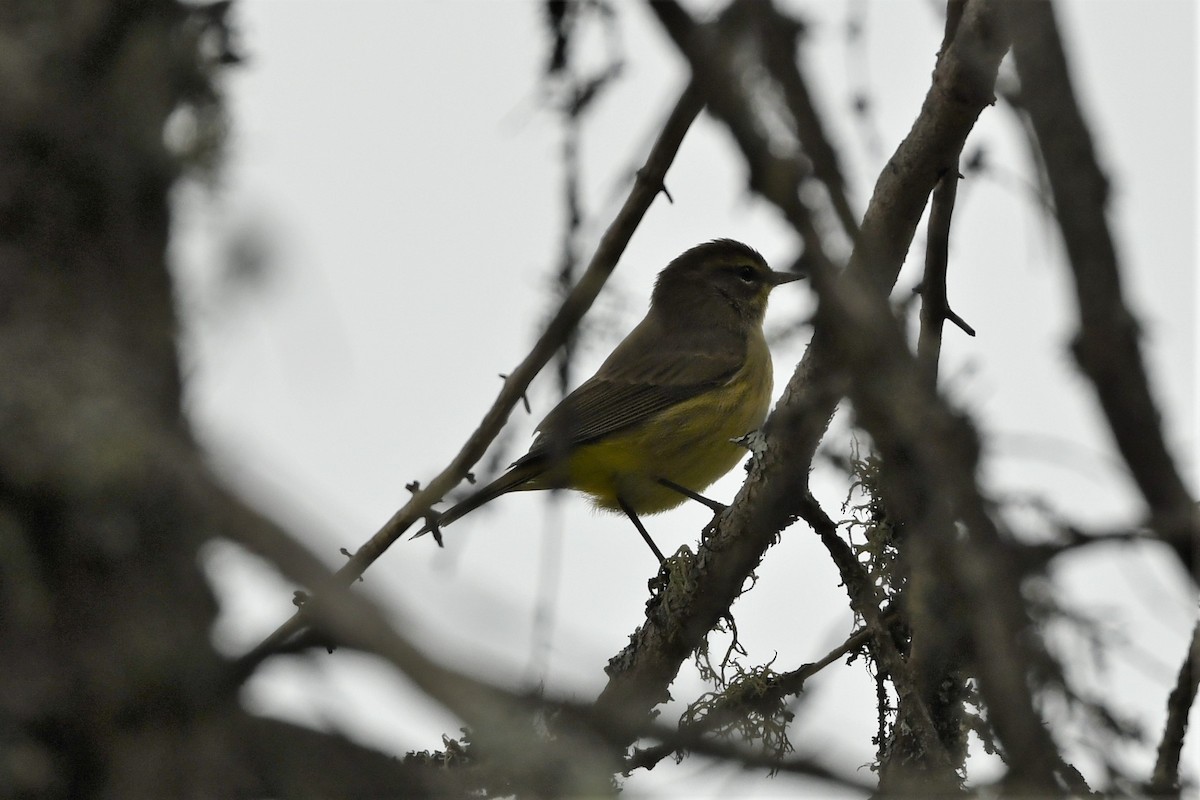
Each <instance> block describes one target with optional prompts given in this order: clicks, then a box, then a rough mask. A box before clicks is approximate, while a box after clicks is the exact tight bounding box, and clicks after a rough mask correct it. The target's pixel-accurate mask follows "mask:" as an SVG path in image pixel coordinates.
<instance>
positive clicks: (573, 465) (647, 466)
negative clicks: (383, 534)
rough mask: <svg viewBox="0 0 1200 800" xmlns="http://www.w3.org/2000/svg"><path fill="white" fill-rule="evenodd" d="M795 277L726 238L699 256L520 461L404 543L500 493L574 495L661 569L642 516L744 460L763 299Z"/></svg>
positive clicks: (768, 387)
mask: <svg viewBox="0 0 1200 800" xmlns="http://www.w3.org/2000/svg"><path fill="white" fill-rule="evenodd" d="M802 277H804V276H803V275H802V274H799V273H787V272H777V271H775V270H772V269H771V268H770V267H769V266H768V265H767V262H766V260H765V259H764V258H763V257H762V255H760V254H759V253H758V251H756V250H754V249H753V248H751V247H749V246H748V245H745V244H742V243H741V242H738V241H734V240H733V239H714V240H712V241H709V242H705V243H703V244H699V245H696V246H695V247H692V248H691V249H689V250H687V251H685V252H684V253H682V254H681V255H679V256H678V257H676V258H675V259H673V260H672V261H671V262H670V263H669V264H668V265H667V266H666V267H665V268H664V269H663V270H662V271H661V272H660V273H659V274H658V277H657V279H656V280H655V284H654V289H653V292H652V293H651V297H650V308H649V310H648V311H647V313H646V316H645V317H644V318H643V319H642V321H641V322H639V323H638V324H637V326H636V327H634V329H633V330H632V331H630V332H629V334H628V335H627V336H626V337H625V338H624V339H623V340H622V341H621V342H620V343H619V344H618V345H617V346H616V348H615V349H614V350H613V351H612V354H611V355H609V357H608V358H607V359H606V360H605V361H604V362H603V363H602V364H601V365H600V368H599V369H598V370H597V371H596V374H595V375H593V376H592V377H591V378H589V379H588V380H586V381H584V382H583V383H582V384H580V386H579V387H578V388H576V389H575V390H574V391H572V392H571V393H570V394H568V395H567V396H566V397H564V398H563V399H562V400H561V401H560V402H559V403H558V405H557V406H555V407H554V408H553V409H552V410H551V411H550V413H548V414H547V415H546V417H545V419H543V420H542V421H541V423H540V424H539V425H538V426H537V430H536V433H537V436H536V438H535V439H534V441H533V444H532V445H531V446H530V448H529V452H527V453H526V454H525V455H523V456H521V457H520V458H519V459H517V460H516V461H515V462H513V464H512V465H511V466H510V467H509V468H508V470H506V471H505V472H504V473H502V474H501V475H500V476H499V477H497V478H496V479H495V480H493V481H491V482H490V483H488V484H487V485H485V486H483V487H482V488H480V489H478V490H477V491H475V492H473V493H472V494H470V495H468V496H467V497H466V498H465V499H463V500H462V501H460V502H459V503H457V504H456V505H454V506H451V507H450V508H449V509H447V510H445V511H442V512H437V511H433V512H431V514H430V516H429V517H428V520H429V521H428V522H427V523H426V525H425V526H424V527H423V528H422V529H421V530H419V531H418V532H417V533H416V534H415V535H414V536H413V538H416V537H418V536H423V535H425V534H427V533H430V532H433V533H434V536H435V539H437V541H438V544H441V543H442V540H441V530H440V529H441V528H442V527H444V526H446V525H449V524H450V523H452V522H454V521H455V520H457V519H460V518H462V517H463V516H465V515H466V514H468V513H470V512H471V511H474V510H475V509H476V508H479V507H480V506H482V505H483V504H484V503H487V502H489V501H491V500H493V499H495V498H497V497H499V496H500V495H503V494H507V493H508V492H521V491H533V490H540V489H574V490H576V491H579V492H582V493H584V494H585V495H588V496H589V497H590V498H591V500H592V502H593V504H594V505H595V506H596V507H597V508H599V509H602V510H606V511H612V512H623V513H624V514H625V515H626V516H627V517H628V518H629V519H630V521H631V522H632V523H633V524H634V526H635V527H636V528H637V530H638V532H639V533H640V534H641V536H642V538H643V539H644V540H645V541H646V543H647V544H648V545H649V546H650V549H651V551H652V552H653V553H654V555H655V556H656V557H657V558H658V560H659V562H660V563H662V562H664V561H665V559H664V558H663V554H662V551H661V550H659V548H658V546H657V545H656V544H655V543H654V541H653V539H651V537H650V534H649V533H648V532H647V531H646V528H645V526H644V525H643V523H642V521H641V519H640V517H641V516H644V515H651V514H657V513H660V512H662V511H666V510H668V509H671V508H675V507H676V506H678V505H680V504H681V503H683V502H684V501H685V500H687V499H688V498H692V499H694V500H699V501H700V502H703V503H705V504H706V505H708V506H709V507H710V508H713V510H714V511H717V512H719V511H720V510H722V509H723V508H724V506H722V505H721V504H720V503H717V502H716V501H712V500H709V499H707V498H705V497H704V496H703V495H701V494H700V492H702V491H703V490H704V489H706V488H708V486H709V485H711V484H712V483H713V482H714V481H716V480H717V479H718V478H720V477H721V476H723V475H724V474H725V473H727V472H729V470H731V469H733V467H734V466H735V465H736V464H737V463H738V462H739V461H741V459H742V456H743V455H744V454H745V450H744V449H743V448H742V447H741V446H740V445H738V444H736V443H735V442H734V441H733V440H735V439H737V438H739V437H742V436H744V435H745V434H747V433H750V432H752V431H755V430H757V429H758V428H759V427H760V426H761V425H762V423H763V421H764V420H765V419H766V415H767V410H768V406H769V404H770V400H771V391H772V388H773V377H772V368H771V353H770V351H769V350H768V348H767V341H766V338H765V337H764V336H763V318H764V316H765V314H766V309H767V297H768V295H769V294H770V293H771V290H772V289H774V288H775V287H776V286H779V285H781V284H784V283H790V282H792V281H795V280H798V279H799V278H802Z"/></svg>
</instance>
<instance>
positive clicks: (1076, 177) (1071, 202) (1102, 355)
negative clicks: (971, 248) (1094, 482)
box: [1001, 0, 1200, 580]
mask: <svg viewBox="0 0 1200 800" xmlns="http://www.w3.org/2000/svg"><path fill="white" fill-rule="evenodd" d="M1001 6H1002V8H1003V9H1004V21H1005V23H1006V24H1007V26H1008V29H1009V31H1010V33H1011V35H1012V37H1013V55H1014V57H1015V60H1016V66H1017V73H1018V75H1019V76H1020V79H1021V106H1022V107H1023V108H1024V109H1025V110H1026V111H1027V112H1028V114H1029V118H1030V120H1031V122H1032V123H1033V128H1034V131H1035V132H1036V134H1037V140H1038V147H1039V150H1040V152H1041V155H1042V156H1043V157H1044V159H1045V164H1046V172H1047V175H1048V177H1049V179H1050V187H1051V190H1052V191H1053V193H1054V205H1055V208H1056V209H1057V217H1058V224H1059V227H1060V228H1061V229H1062V234H1063V242H1064V244H1065V245H1066V249H1067V255H1068V257H1069V259H1070V262H1071V271H1072V276H1073V277H1074V279H1075V296H1076V301H1077V302H1078V304H1079V315H1080V329H1079V333H1078V334H1077V336H1076V338H1075V341H1074V352H1075V358H1076V360H1077V361H1078V362H1079V365H1080V367H1081V368H1082V369H1083V371H1084V373H1085V374H1086V375H1087V376H1088V378H1089V379H1090V380H1091V382H1092V384H1093V386H1094V387H1095V389H1096V394H1097V398H1098V399H1099V401H1100V406H1101V408H1102V409H1103V410H1104V415H1105V417H1106V418H1107V419H1108V425H1109V428H1110V429H1111V430H1112V433H1113V437H1114V439H1115V440H1116V444H1117V448H1118V449H1119V450H1120V451H1121V455H1122V456H1123V457H1124V459H1125V463H1126V464H1127V465H1128V466H1129V470H1130V472H1131V473H1132V475H1133V479H1134V481H1135V482H1136V483H1137V486H1138V489H1139V490H1140V491H1141V493H1142V496H1143V498H1145V501H1146V504H1147V506H1149V509H1150V515H1151V516H1152V517H1153V518H1154V519H1155V520H1156V521H1157V522H1156V525H1155V529H1156V530H1157V531H1158V532H1159V533H1160V534H1161V535H1162V537H1163V539H1164V541H1166V542H1167V543H1168V544H1169V545H1170V546H1171V547H1172V548H1173V549H1174V550H1175V553H1176V554H1177V555H1178V556H1179V559H1180V561H1181V562H1182V563H1183V566H1184V569H1186V570H1188V571H1189V573H1190V574H1191V576H1192V579H1193V580H1196V579H1197V577H1198V576H1200V564H1198V563H1197V561H1196V558H1195V543H1196V541H1197V539H1198V538H1200V510H1198V509H1197V506H1196V502H1195V499H1194V498H1193V497H1192V496H1191V493H1190V492H1189V491H1188V488H1187V485H1186V484H1185V483H1184V480H1183V477H1182V476H1181V475H1180V473H1179V470H1178V468H1177V466H1176V464H1175V460H1174V458H1173V457H1172V456H1171V453H1170V451H1169V449H1168V448H1167V443H1166V440H1165V438H1164V436H1163V430H1162V424H1161V418H1160V416H1159V413H1158V406H1157V404H1156V403H1155V400H1154V393H1153V391H1152V390H1151V388H1150V378H1149V376H1148V375H1147V374H1146V367H1145V363H1144V361H1143V358H1142V352H1141V347H1140V346H1139V343H1138V339H1139V335H1140V330H1139V326H1138V323H1137V319H1136V317H1135V316H1134V314H1133V312H1132V311H1131V310H1130V309H1129V306H1128V305H1127V304H1126V302H1125V298H1124V295H1123V293H1122V290H1121V274H1120V273H1121V269H1120V265H1119V263H1118V260H1117V253H1116V248H1115V246H1114V244H1113V238H1112V233H1111V231H1110V230H1109V228H1108V222H1107V219H1106V216H1105V208H1106V206H1107V202H1108V195H1109V191H1108V189H1109V187H1108V180H1107V178H1106V177H1105V176H1104V174H1103V173H1102V171H1101V169H1100V165H1099V164H1098V163H1097V160H1096V154H1095V150H1094V148H1093V146H1092V137H1091V134H1090V133H1089V131H1088V127H1087V123H1086V121H1085V120H1084V118H1083V112H1082V111H1081V110H1080V108H1079V103H1078V102H1077V101H1076V99H1075V92H1074V89H1073V88H1072V84H1071V77H1070V75H1069V73H1068V71H1067V62H1066V56H1065V54H1064V52H1063V45H1062V39H1061V37H1060V35H1059V32H1058V24H1057V22H1056V20H1055V16H1054V7H1053V6H1052V5H1051V4H1050V3H1049V2H1046V0H1014V1H1013V2H1008V3H1002V4H1001Z"/></svg>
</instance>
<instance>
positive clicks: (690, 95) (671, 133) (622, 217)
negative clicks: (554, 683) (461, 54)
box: [242, 85, 702, 674]
mask: <svg viewBox="0 0 1200 800" xmlns="http://www.w3.org/2000/svg"><path fill="white" fill-rule="evenodd" d="M701 107H702V102H701V99H700V94H699V92H698V91H697V90H696V88H695V86H694V85H689V86H688V87H687V88H686V89H685V90H684V92H683V94H682V96H681V97H680V98H679V100H678V102H677V103H676V105H675V108H674V110H673V111H672V112H671V115H670V117H669V118H668V119H667V122H666V124H665V125H664V127H663V130H662V133H660V134H659V137H658V140H657V141H656V142H655V143H654V146H653V147H652V148H651V150H650V155H649V156H648V157H647V159H646V164H645V166H644V167H643V168H642V169H641V170H639V171H638V173H637V178H636V180H635V181H634V185H633V188H632V189H631V190H630V193H629V197H628V198H627V199H626V201H625V204H624V205H623V206H622V207H621V209H620V211H618V212H617V216H616V219H614V220H613V222H612V224H611V225H609V227H608V230H606V231H605V232H604V236H603V237H602V238H601V240H600V244H599V246H598V247H597V248H596V252H595V254H594V255H593V256H592V260H591V263H589V264H588V267H587V270H586V271H585V272H584V273H583V276H582V277H581V278H580V279H579V283H577V284H576V285H575V288H574V289H572V290H571V292H570V294H569V295H567V297H566V299H564V300H563V303H562V306H561V307H560V308H559V310H558V313H556V314H555V315H554V317H553V319H551V320H550V323H549V324H548V325H547V327H546V330H545V332H544V333H543V334H542V336H541V338H539V339H538V341H537V343H536V344H535V345H534V347H533V350H532V351H530V353H529V355H528V356H526V357H525V359H524V360H523V361H522V362H521V363H520V364H518V365H517V367H516V368H515V369H514V370H512V371H511V372H510V373H509V374H508V377H507V378H506V379H505V381H504V386H503V388H502V389H501V390H500V394H499V395H498V396H497V397H496V400H495V402H494V403H493V404H492V407H491V408H490V409H488V412H487V413H486V414H485V415H484V418H483V420H482V422H480V424H479V427H478V428H477V429H476V430H475V432H474V433H472V434H471V436H470V438H468V439H467V442H466V443H465V444H464V445H463V447H462V449H461V450H460V451H459V452H458V455H456V456H455V457H454V459H453V460H452V461H451V462H450V464H449V465H447V466H446V468H445V469H443V470H442V471H441V472H440V473H438V475H437V476H436V477H435V478H434V479H433V480H432V481H430V482H429V484H428V485H427V486H426V487H425V488H424V489H419V490H417V491H416V492H414V494H413V496H412V498H411V499H410V500H409V501H408V503H406V504H405V505H404V506H403V507H402V508H401V509H400V510H399V511H397V512H396V513H395V514H393V515H392V518H391V519H389V520H388V521H387V523H386V524H384V526H383V527H382V528H381V529H380V530H379V532H378V533H376V534H375V535H374V536H372V537H371V538H370V539H369V540H368V541H367V542H366V543H365V544H363V545H362V546H361V547H360V548H359V549H358V550H357V552H355V553H354V555H353V556H352V557H351V558H350V560H349V561H348V562H347V563H346V564H345V565H344V566H343V567H342V568H341V569H339V570H338V571H337V574H336V581H337V583H338V584H339V585H341V586H349V585H350V584H352V583H353V582H354V581H355V580H356V579H358V577H359V576H361V575H362V574H363V572H365V571H366V569H367V567H368V566H370V565H371V564H372V563H373V562H374V561H375V560H376V559H377V558H379V557H380V556H381V555H383V552H384V551H385V550H386V549H387V548H388V547H390V546H391V544H392V543H393V542H395V541H396V539H397V538H399V537H400V535H401V534H403V533H404V531H405V530H407V529H408V528H409V527H410V526H411V525H412V524H413V523H414V522H416V521H417V520H419V519H421V518H422V517H423V516H424V515H425V514H427V513H428V512H429V509H430V507H431V506H432V505H433V504H434V503H436V502H438V501H439V500H440V499H441V497H442V495H444V494H446V493H447V492H449V491H450V490H451V489H452V488H454V487H455V486H456V485H457V484H458V483H459V482H461V481H462V480H463V479H464V478H465V477H466V475H467V473H468V472H469V471H470V469H471V467H472V466H474V464H475V462H477V461H478V460H479V459H480V458H482V457H483V454H484V452H485V451H486V450H487V448H488V445H489V444H491V442H492V440H493V439H494V438H495V437H496V435H497V434H498V433H499V432H500V429H501V428H503V427H504V424H505V422H507V420H508V416H509V414H510V413H511V412H512V409H513V407H514V406H515V405H516V404H517V403H518V402H520V401H521V399H522V398H523V397H524V395H525V391H526V389H527V388H528V386H529V384H530V382H531V381H532V380H533V378H534V377H535V376H536V375H537V374H538V372H539V371H540V370H541V369H542V367H544V366H545V365H546V363H547V362H548V361H549V360H550V359H551V358H552V357H553V355H554V353H555V352H556V351H557V350H558V348H559V347H560V346H561V345H562V343H563V342H564V341H566V339H567V337H568V336H570V334H571V332H572V331H573V330H574V329H575V326H576V325H578V324H579V321H580V319H582V317H583V315H584V313H585V312H586V311H587V310H588V308H589V307H591V304H592V301H593V300H595V299H596V296H597V295H598V294H599V293H600V290H601V289H602V288H603V286H604V283H605V281H606V280H607V279H608V276H609V275H610V274H611V273H612V271H613V269H614V268H615V267H616V265H617V260H618V259H619V258H620V257H621V253H622V252H624V250H625V246H626V245H627V244H629V240H630V238H632V236H633V232H634V231H635V230H636V229H637V226H638V225H639V224H640V223H641V220H642V217H643V216H644V215H645V213H646V211H647V210H649V208H650V204H651V203H652V202H653V201H654V198H655V197H657V196H658V193H659V192H660V191H662V189H663V181H664V180H665V178H666V173H667V169H668V168H669V167H670V165H671V162H672V161H673V160H674V158H675V153H676V152H678V150H679V145H680V144H681V143H682V141H683V137H684V134H686V133H687V130H688V128H689V127H690V126H691V124H692V121H693V120H694V119H695V118H696V116H697V115H698V114H699V113H700V109H701ZM304 626H305V621H304V618H303V614H302V613H297V614H296V615H294V616H293V617H292V618H291V619H290V620H288V621H287V622H285V623H284V624H283V625H281V626H280V627H279V628H278V629H277V630H276V631H275V632H274V633H272V634H271V635H270V636H269V637H268V638H267V639H265V640H264V641H263V642H262V643H260V644H259V645H258V646H257V647H255V648H254V649H253V650H251V651H250V652H249V653H247V654H246V655H245V656H243V657H242V662H243V666H242V671H243V672H244V673H245V674H249V673H250V672H252V671H253V669H254V666H255V665H257V664H258V663H260V662H261V661H262V660H263V659H265V658H267V657H268V656H270V654H271V653H272V652H273V651H274V650H275V649H276V648H278V647H279V646H280V645H282V644H284V643H285V642H286V641H287V640H288V639H289V638H291V637H292V636H294V635H295V634H296V633H297V632H299V631H300V630H302V629H303V628H304Z"/></svg>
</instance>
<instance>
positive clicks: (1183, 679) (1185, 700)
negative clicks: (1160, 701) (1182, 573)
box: [1147, 621, 1200, 797]
mask: <svg viewBox="0 0 1200 800" xmlns="http://www.w3.org/2000/svg"><path fill="white" fill-rule="evenodd" d="M1198 690H1200V621H1198V622H1197V623H1196V627H1195V629H1194V630H1193V631H1192V641H1191V644H1189V645H1188V652H1187V655H1186V656H1185V657H1184V659H1183V664H1182V665H1181V666H1180V667H1179V678H1178V679H1177V680H1176V682H1175V688H1174V689H1172V690H1171V696H1170V697H1169V698H1167V724H1166V725H1165V726H1164V727H1163V735H1162V741H1161V742H1159V744H1158V760H1157V761H1156V762H1155V764H1154V776H1153V777H1152V778H1151V779H1150V785H1149V786H1148V787H1147V791H1148V792H1149V793H1150V794H1152V795H1156V796H1163V797H1179V753H1180V751H1182V750H1183V737H1184V735H1185V734H1186V733H1187V724H1188V712H1190V711H1191V709H1192V704H1193V703H1195V702H1196V693H1197V691H1198Z"/></svg>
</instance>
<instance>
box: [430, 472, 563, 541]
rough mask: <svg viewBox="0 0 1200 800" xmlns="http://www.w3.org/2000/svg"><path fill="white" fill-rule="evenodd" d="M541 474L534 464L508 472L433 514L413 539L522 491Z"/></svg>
mask: <svg viewBox="0 0 1200 800" xmlns="http://www.w3.org/2000/svg"><path fill="white" fill-rule="evenodd" d="M539 472H541V468H540V467H535V466H534V465H532V464H525V465H521V466H518V467H515V468H513V469H510V470H509V471H508V472H506V473H504V474H503V475H501V476H500V477H498V478H496V479H495V480H494V481H492V482H491V483H489V484H488V485H487V486H484V487H483V488H481V489H479V490H478V491H477V492H475V493H474V494H472V495H469V496H468V497H467V498H466V499H465V500H463V501H462V502H461V503H456V504H455V505H453V506H450V508H448V509H446V510H445V511H442V512H441V513H437V512H431V513H430V519H429V521H428V522H426V523H425V525H424V527H422V528H421V530H419V531H417V532H416V533H414V534H413V535H412V538H413V539H416V538H417V537H419V536H424V535H425V534H427V533H431V532H433V531H435V530H437V529H439V528H442V527H445V526H446V525H449V524H450V523H451V522H454V521H455V520H457V519H461V518H462V517H465V516H466V515H467V514H470V513H471V512H472V511H474V510H475V509H477V508H479V507H480V506H481V505H483V504H484V503H488V502H491V501H492V500H495V499H496V498H497V497H499V496H500V495H502V494H507V493H509V492H512V491H517V490H519V489H521V488H522V486H521V484H523V483H526V482H527V481H529V480H530V479H531V478H533V477H535V476H536V475H537V474H538V473H539ZM435 538H437V537H435ZM439 544H440V538H439Z"/></svg>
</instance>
